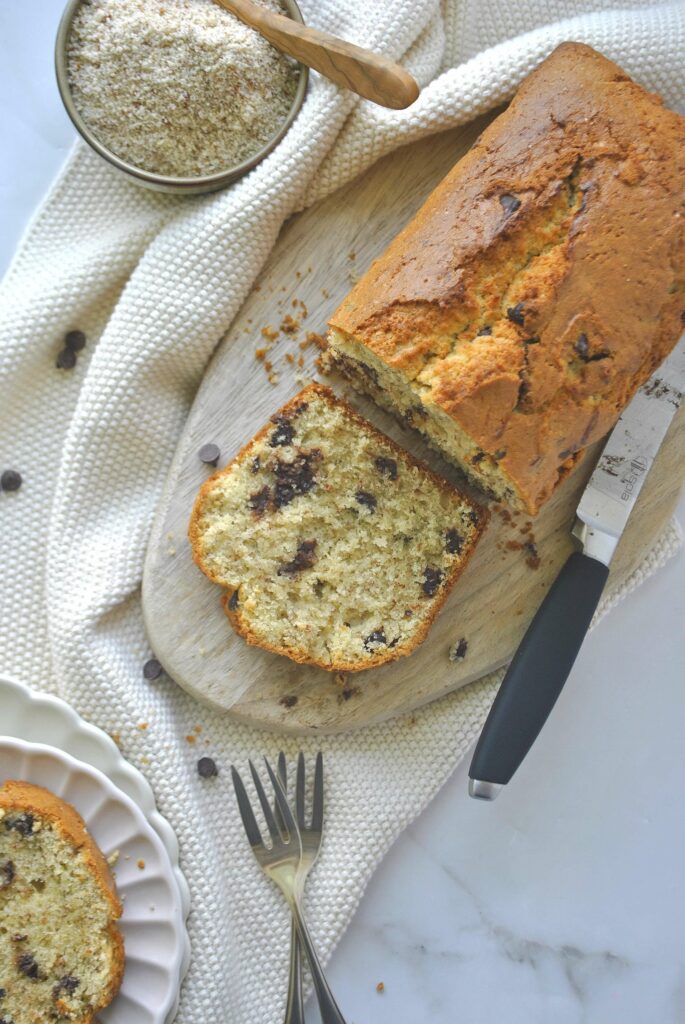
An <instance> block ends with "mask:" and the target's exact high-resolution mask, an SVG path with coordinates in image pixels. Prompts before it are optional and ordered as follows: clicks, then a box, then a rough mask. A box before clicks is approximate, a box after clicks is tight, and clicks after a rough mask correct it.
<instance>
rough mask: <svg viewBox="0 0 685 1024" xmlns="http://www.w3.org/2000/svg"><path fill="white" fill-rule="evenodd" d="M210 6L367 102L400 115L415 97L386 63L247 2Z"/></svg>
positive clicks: (408, 80)
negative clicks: (220, 8)
mask: <svg viewBox="0 0 685 1024" xmlns="http://www.w3.org/2000/svg"><path fill="white" fill-rule="evenodd" d="M216 2H217V3H218V4H220V5H221V6H222V7H225V8H226V10H227V11H230V12H231V14H235V16H236V17H237V18H240V20H241V21H244V22H245V24H246V25H250V26H251V27H252V28H255V29H257V31H258V32H259V33H260V34H261V35H263V36H264V38H265V39H268V40H269V42H270V43H272V44H273V45H274V46H275V47H276V48H277V49H279V50H282V51H283V52H284V53H287V54H289V55H290V56H291V57H295V58H296V60H299V61H300V62H301V63H302V64H306V65H307V66H308V67H310V68H314V69H315V70H316V71H320V72H321V74H322V75H325V76H326V78H330V80H331V81H332V82H335V83H336V85H341V86H342V87H343V88H344V89H350V90H351V91H352V92H356V93H357V94H358V95H359V96H363V97H364V98H365V99H367V100H372V101H373V102H374V103H378V104H380V105H381V106H383V107H392V108H393V109H394V110H401V109H403V108H404V107H408V106H409V105H410V104H411V103H413V102H414V100H415V99H416V98H417V96H418V95H419V87H418V85H417V84H416V82H415V81H414V79H413V78H412V76H411V75H410V74H409V72H408V71H405V70H404V68H403V67H401V66H400V65H399V64H396V63H395V62H394V61H392V60H389V59H388V58H387V57H382V56H380V55H379V54H376V53H372V51H371V50H365V49H363V47H361V46H355V45H354V43H347V42H345V40H344V39H338V38H337V37H336V36H332V35H329V34H328V33H327V32H319V30H318V29H315V28H309V27H308V26H307V25H302V24H301V23H300V22H297V21H294V20H293V19H292V18H286V17H285V16H284V15H282V14H276V13H275V12H274V11H270V10H268V8H266V7H261V6H260V5H258V4H255V3H252V0H216Z"/></svg>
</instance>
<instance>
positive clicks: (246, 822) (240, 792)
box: [231, 765, 264, 846]
mask: <svg viewBox="0 0 685 1024" xmlns="http://www.w3.org/2000/svg"><path fill="white" fill-rule="evenodd" d="M231 777H232V779H233V788H234V789H235V796H236V800H237V801H238V810H239V811H240V817H241V818H242V819H243V827H244V828H245V832H246V833H247V838H248V841H249V843H250V846H264V840H263V839H262V834H261V832H260V831H259V825H258V824H257V819H256V818H255V816H254V812H253V810H252V805H251V804H250V799H249V797H248V795H247V793H246V792H245V786H244V785H243V780H242V779H241V778H240V775H239V774H238V772H237V771H236V769H235V768H234V767H233V765H231Z"/></svg>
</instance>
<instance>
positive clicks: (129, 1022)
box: [0, 677, 190, 1024]
mask: <svg viewBox="0 0 685 1024" xmlns="http://www.w3.org/2000/svg"><path fill="white" fill-rule="evenodd" d="M0 711H1V715H0V729H1V730H2V733H3V735H2V736H0V781H1V780H4V779H6V778H19V779H24V780H26V781H28V782H34V783H36V784H37V785H42V786H45V787H46V788H47V789H50V790H51V791H52V792H53V793H56V794H57V795H58V796H60V797H62V798H63V799H64V800H66V801H67V802H68V803H70V804H73V806H74V807H76V809H77V810H78V811H79V813H80V814H81V815H82V817H83V818H84V820H85V822H86V825H87V826H88V829H89V831H90V832H91V833H92V835H93V837H94V839H95V841H96V842H97V844H98V846H99V847H100V849H101V850H102V851H103V853H104V854H105V856H110V855H111V854H113V853H114V852H115V851H116V850H118V851H119V857H118V860H117V863H116V865H115V867H114V871H115V873H116V881H117V890H118V892H119V895H120V896H121V897H122V902H123V905H124V914H123V917H122V920H121V930H122V933H123V936H124V941H125V944H126V970H125V973H124V980H123V983H122V987H121V991H120V993H119V995H118V996H117V997H116V999H115V1000H114V1002H113V1003H112V1004H111V1006H110V1007H109V1008H108V1009H107V1010H105V1011H103V1012H102V1013H101V1014H100V1015H99V1019H100V1020H101V1021H102V1024H169V1022H170V1021H172V1020H173V1018H174V1015H175V1013H176V1009H177V1007H178V998H179V992H180V986H181V981H182V980H183V977H184V975H185V972H186V970H187V968H188V964H189V961H190V941H189V938H188V933H187V930H186V926H185V921H186V918H187V916H188V911H189V908H190V894H189V890H188V886H187V883H186V881H185V878H184V877H183V874H182V873H181V870H180V867H179V863H178V843H177V841H176V836H175V835H174V833H173V831H172V829H171V826H170V825H169V823H168V822H167V821H166V820H165V819H164V818H163V817H162V816H161V815H160V814H159V812H158V811H157V808H156V806H155V800H154V795H153V793H152V790H151V788H150V786H149V783H148V782H147V781H146V780H145V778H144V777H143V776H142V775H141V774H140V772H139V771H137V769H135V768H134V767H133V766H132V765H130V764H129V763H128V762H127V761H125V760H124V758H123V757H122V755H121V753H120V751H119V749H118V748H117V746H116V744H115V743H114V742H113V741H112V740H111V739H110V737H109V736H107V735H106V734H105V733H104V732H102V731H101V730H100V729H97V728H96V727H95V726H93V725H89V724H88V723H86V722H84V721H83V719H82V718H80V717H79V715H77V714H76V712H75V711H74V710H73V709H72V708H70V707H69V705H68V704H65V703H64V701H62V700H59V699H58V698H56V697H51V696H48V695H45V694H35V693H33V692H32V691H30V690H28V689H27V688H26V687H24V686H22V685H21V684H19V683H16V682H14V681H12V680H9V679H7V678H5V677H0ZM77 758H78V760H77ZM139 861H141V862H144V863H145V867H144V868H140V867H139V866H138V862H139Z"/></svg>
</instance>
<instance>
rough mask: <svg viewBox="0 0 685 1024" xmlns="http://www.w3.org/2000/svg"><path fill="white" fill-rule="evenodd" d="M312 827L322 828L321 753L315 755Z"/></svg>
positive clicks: (318, 829) (318, 830)
mask: <svg viewBox="0 0 685 1024" xmlns="http://www.w3.org/2000/svg"><path fill="white" fill-rule="evenodd" d="M312 828H313V829H315V830H316V831H317V832H321V831H322V829H323V754H322V753H321V751H319V753H318V754H317V755H316V767H315V768H314V805H313V808H312Z"/></svg>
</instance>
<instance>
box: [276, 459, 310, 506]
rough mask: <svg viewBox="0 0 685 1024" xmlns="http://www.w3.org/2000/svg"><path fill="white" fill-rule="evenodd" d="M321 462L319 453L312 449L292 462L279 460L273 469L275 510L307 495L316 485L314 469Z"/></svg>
mask: <svg viewBox="0 0 685 1024" xmlns="http://www.w3.org/2000/svg"><path fill="white" fill-rule="evenodd" d="M320 461H321V451H320V449H318V448H312V450H311V451H309V452H302V453H301V454H300V455H298V456H297V458H296V459H294V460H293V461H292V462H282V461H281V460H280V459H279V460H278V462H277V463H276V465H275V466H274V467H273V472H274V476H275V477H276V493H275V496H274V504H275V506H276V508H282V507H283V506H284V505H289V504H290V502H291V501H292V500H293V498H296V497H297V496H298V495H300V494H308V493H309V491H311V489H312V488H313V487H314V486H315V484H316V477H315V476H314V467H315V466H316V465H317V464H318V463H319V462H320Z"/></svg>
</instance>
